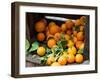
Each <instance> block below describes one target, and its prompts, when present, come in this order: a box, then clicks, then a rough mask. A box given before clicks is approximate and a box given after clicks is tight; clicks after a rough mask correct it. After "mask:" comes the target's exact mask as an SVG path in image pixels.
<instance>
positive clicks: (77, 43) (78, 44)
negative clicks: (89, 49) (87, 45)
mask: <svg viewBox="0 0 100 80" xmlns="http://www.w3.org/2000/svg"><path fill="white" fill-rule="evenodd" d="M82 44H83V41H77V42H76V44H75V46H76V48H77V49H79V48H80V46H81V45H82Z"/></svg>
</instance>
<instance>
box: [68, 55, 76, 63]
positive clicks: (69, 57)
mask: <svg viewBox="0 0 100 80" xmlns="http://www.w3.org/2000/svg"><path fill="white" fill-rule="evenodd" d="M67 61H68V63H74V61H75V56H74V54H68V55H67Z"/></svg>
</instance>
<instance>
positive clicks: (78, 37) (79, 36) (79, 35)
mask: <svg viewBox="0 0 100 80" xmlns="http://www.w3.org/2000/svg"><path fill="white" fill-rule="evenodd" d="M77 40H79V41H82V40H84V34H83V32H78V33H77Z"/></svg>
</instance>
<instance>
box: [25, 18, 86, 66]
mask: <svg viewBox="0 0 100 80" xmlns="http://www.w3.org/2000/svg"><path fill="white" fill-rule="evenodd" d="M33 27H34V31H35V33H36V34H34V39H33V42H32V43H30V42H29V41H28V40H26V47H27V49H26V51H27V52H28V54H30V53H34V54H35V55H38V56H39V60H40V62H41V64H43V65H44V66H64V65H66V66H67V65H69V64H81V63H83V62H84V61H85V57H86V56H85V55H84V47H85V46H84V45H85V29H84V28H85V16H81V17H80V18H78V19H76V20H72V19H66V21H64V22H62V23H61V25H58V24H57V23H56V21H52V20H51V21H49V22H48V21H47V20H46V19H45V18H42V19H40V20H38V21H36V23H35V26H33ZM33 33H34V32H33ZM29 44H30V45H31V46H29ZM34 54H32V55H34Z"/></svg>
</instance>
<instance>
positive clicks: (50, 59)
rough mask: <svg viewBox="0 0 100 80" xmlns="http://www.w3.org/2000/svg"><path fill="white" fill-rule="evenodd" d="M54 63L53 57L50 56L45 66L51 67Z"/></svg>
mask: <svg viewBox="0 0 100 80" xmlns="http://www.w3.org/2000/svg"><path fill="white" fill-rule="evenodd" d="M54 61H55V58H54V57H53V56H50V57H49V58H48V59H47V65H51V64H52V63H53V62H54Z"/></svg>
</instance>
